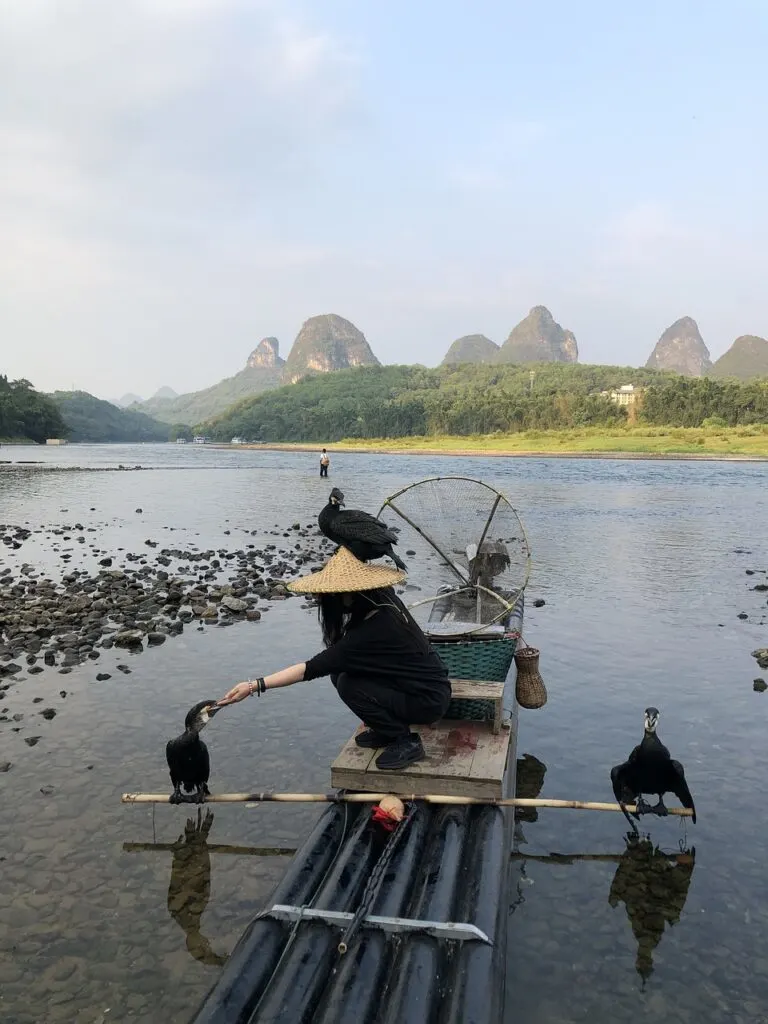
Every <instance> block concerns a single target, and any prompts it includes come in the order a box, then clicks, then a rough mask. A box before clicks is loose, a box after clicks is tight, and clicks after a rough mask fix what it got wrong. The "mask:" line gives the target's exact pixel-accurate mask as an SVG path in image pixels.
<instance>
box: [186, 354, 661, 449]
mask: <svg viewBox="0 0 768 1024" xmlns="http://www.w3.org/2000/svg"><path fill="white" fill-rule="evenodd" d="M531 373H533V374H534V377H533V380H531ZM664 379H665V375H663V374H658V373H656V372H654V371H651V370H632V369H628V368H626V367H617V366H582V365H579V364H564V363H538V364H533V365H530V366H489V365H487V364H482V365H468V364H464V365H461V366H441V367H439V368H437V369H426V368H425V367H419V366H372V367H359V368H356V369H351V370H341V371H339V372H337V373H334V374H329V375H327V376H322V377H313V378H310V379H307V380H303V381H299V382H298V383H297V384H292V385H290V386H288V387H282V388H279V389H278V390H276V391H271V392H269V393H268V394H264V395H259V396H258V397H256V398H251V399H248V400H246V401H244V402H240V403H239V404H238V405H236V406H233V407H232V408H231V409H229V410H227V412H226V413H224V414H222V415H221V416H218V417H215V418H214V419H211V420H208V421H207V422H206V423H205V424H203V425H202V426H201V427H200V429H201V430H203V431H204V432H205V433H207V434H210V435H211V436H212V437H215V438H217V439H219V440H229V439H230V438H231V437H233V436H235V435H238V436H241V437H245V438H248V439H253V440H260V441H322V440H327V441H331V440H340V439H342V438H345V437H407V436H417V435H418V436H420V435H423V434H438V433H442V434H473V433H491V432H493V431H502V432H508V431H517V430H526V429H531V428H539V429H547V428H552V427H560V426H579V425H588V424H600V423H606V424H609V423H616V422H623V421H624V420H625V418H626V413H625V411H624V410H622V409H619V408H618V407H617V406H616V405H614V404H613V403H612V402H611V401H610V400H609V399H608V398H605V397H602V396H601V395H600V392H601V391H606V390H610V389H611V388H614V387H619V386H620V385H621V384H626V383H629V382H632V383H634V384H636V385H643V384H647V383H651V382H654V381H659V380H664Z"/></svg>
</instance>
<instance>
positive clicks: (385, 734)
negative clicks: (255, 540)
mask: <svg viewBox="0 0 768 1024" xmlns="http://www.w3.org/2000/svg"><path fill="white" fill-rule="evenodd" d="M404 579H405V573H404V572H402V571H401V570H399V569H393V568H389V567H388V566H383V565H369V564H368V563H366V562H361V561H359V560H358V559H357V558H355V556H354V555H353V554H352V553H351V552H350V551H348V550H347V548H344V547H341V548H339V550H338V551H337V552H336V554H335V555H334V556H333V557H332V558H331V559H330V560H329V561H328V563H327V564H326V565H325V567H324V568H323V569H321V570H320V572H314V573H311V574H310V575H308V576H303V577H301V578H300V579H298V580H294V582H293V583H289V584H288V589H289V590H291V591H293V592H294V593H298V594H314V595H316V596H317V599H318V615H319V619H320V625H321V628H322V632H323V640H324V641H325V649H324V650H323V651H321V652H320V653H319V654H316V655H315V656H314V657H313V658H310V659H309V661H302V662H300V663H298V664H296V665H291V666H290V667H288V668H284V669H282V670H281V671H280V672H274V673H273V674H272V675H269V676H262V677H259V678H257V679H252V680H249V681H248V682H242V683H238V684H237V685H236V686H233V687H232V689H231V690H230V691H229V692H228V693H227V694H226V695H225V696H224V697H222V698H221V700H219V701H218V702H217V707H224V706H225V705H227V704H236V703H237V702H238V701H241V700H245V698H246V697H250V696H252V695H254V694H258V695H259V696H261V694H262V693H265V692H266V691H267V690H272V689H277V688H279V687H281V686H292V685H293V684H294V683H300V682H304V681H309V680H311V679H317V678H319V677H321V676H330V677H331V682H332V683H333V685H334V687H335V688H336V692H337V693H338V695H339V697H341V699H342V701H344V703H345V704H346V705H347V707H348V708H349V709H350V710H351V711H353V712H354V713H355V714H356V715H357V716H358V718H360V719H361V720H362V722H363V724H364V725H365V727H366V728H365V729H364V730H363V731H362V732H359V733H358V734H357V736H356V737H355V742H356V743H357V745H358V746H359V747H367V748H369V749H374V750H377V749H380V748H384V749H383V750H382V752H381V753H380V754H379V756H378V757H377V758H376V767H377V768H380V769H383V770H389V771H394V770H397V769H399V768H405V767H407V766H408V765H409V764H414V763H415V762H416V761H421V760H422V759H423V758H424V757H425V753H424V746H423V744H422V742H421V737H420V736H419V734H418V733H417V732H412V731H411V725H412V724H417V725H431V724H432V723H434V722H437V721H438V720H439V719H440V718H442V717H443V715H444V714H445V712H446V711H447V709H448V704H449V703H450V700H451V684H450V681H449V679H448V671H447V669H446V667H445V665H444V664H443V662H442V661H441V660H440V658H439V657H438V655H437V653H436V652H435V651H434V650H433V649H432V647H431V646H430V643H429V640H428V639H427V638H426V636H425V635H424V633H423V632H422V631H421V629H420V628H419V625H418V623H417V622H416V621H415V620H414V618H413V617H412V615H411V614H410V612H409V611H408V609H407V608H406V607H405V605H404V604H403V602H402V601H401V600H400V598H399V597H398V596H397V595H396V594H395V592H394V590H393V589H392V588H393V586H394V585H395V584H397V583H402V581H403V580H404Z"/></svg>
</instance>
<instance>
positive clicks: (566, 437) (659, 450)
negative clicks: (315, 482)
mask: <svg viewBox="0 0 768 1024" xmlns="http://www.w3.org/2000/svg"><path fill="white" fill-rule="evenodd" d="M327 447H328V448H329V449H332V448H334V447H337V448H341V447H343V448H353V449H366V450H369V451H378V450H386V451H392V452H398V451H403V452H406V451H433V452H435V451H440V452H451V451H455V452H481V453H482V452H493V453H504V452H508V453H510V454H514V453H521V452H542V453H544V452H546V453H554V454H557V453H558V452H562V453H563V454H570V453H580V452H583V453H584V454H588V453H590V452H614V453H617V454H618V453H627V454H638V455H641V454H649V455H651V454H655V455H746V456H763V457H765V458H768V424H756V425H755V426H752V427H716V426H711V427H643V426H635V427H620V428H616V429H613V430H610V429H607V428H604V427H584V428H581V429H573V430H530V431H525V432H523V433H519V434H480V435H475V436H471V437H448V436H435V437H397V438H371V439H357V438H353V439H350V440H345V441H342V442H339V444H338V445H331V444H329V445H328V446H327Z"/></svg>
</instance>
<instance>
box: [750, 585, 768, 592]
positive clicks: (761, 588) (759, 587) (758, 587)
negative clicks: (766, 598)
mask: <svg viewBox="0 0 768 1024" xmlns="http://www.w3.org/2000/svg"><path fill="white" fill-rule="evenodd" d="M752 589H753V590H757V591H759V592H760V593H763V592H765V591H766V590H768V583H757V584H755V586H754V587H752Z"/></svg>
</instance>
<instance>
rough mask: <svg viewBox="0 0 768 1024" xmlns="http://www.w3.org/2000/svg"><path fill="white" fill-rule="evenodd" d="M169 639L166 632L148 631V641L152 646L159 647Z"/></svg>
mask: <svg viewBox="0 0 768 1024" xmlns="http://www.w3.org/2000/svg"><path fill="white" fill-rule="evenodd" d="M167 639H168V637H167V636H166V634H165V633H147V643H148V644H149V646H150V647H159V646H160V644H164V643H165V641H166V640H167Z"/></svg>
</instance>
